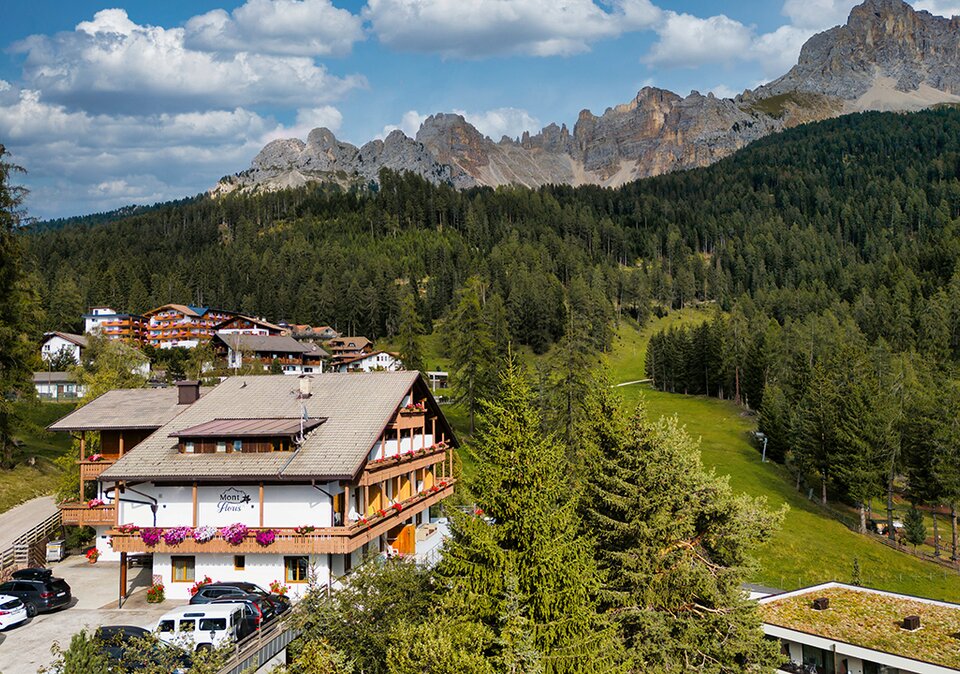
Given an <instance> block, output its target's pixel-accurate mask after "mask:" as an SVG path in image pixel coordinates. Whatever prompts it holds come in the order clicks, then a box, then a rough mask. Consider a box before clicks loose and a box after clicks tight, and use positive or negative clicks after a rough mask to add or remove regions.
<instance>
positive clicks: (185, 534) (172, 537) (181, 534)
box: [163, 527, 193, 545]
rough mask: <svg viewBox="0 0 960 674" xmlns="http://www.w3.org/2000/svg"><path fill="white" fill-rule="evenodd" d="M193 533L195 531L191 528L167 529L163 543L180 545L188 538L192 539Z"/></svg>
mask: <svg viewBox="0 0 960 674" xmlns="http://www.w3.org/2000/svg"><path fill="white" fill-rule="evenodd" d="M192 533H193V529H191V528H190V527H173V528H172V529H166V530H164V532H163V542H164V543H166V544H167V545H179V544H180V543H183V541H184V540H186V539H187V538H190V535H191V534H192Z"/></svg>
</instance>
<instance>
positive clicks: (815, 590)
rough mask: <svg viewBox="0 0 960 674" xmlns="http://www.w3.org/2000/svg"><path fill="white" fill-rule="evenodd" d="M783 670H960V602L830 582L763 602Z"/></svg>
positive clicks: (916, 673) (834, 673) (843, 673)
mask: <svg viewBox="0 0 960 674" xmlns="http://www.w3.org/2000/svg"><path fill="white" fill-rule="evenodd" d="M758 604H759V612H760V619H761V620H762V621H763V631H764V633H765V634H766V635H767V637H769V638H774V639H778V640H779V641H780V646H781V652H782V653H783V656H784V658H786V659H787V660H788V662H787V664H784V665H781V667H780V670H779V671H782V672H814V671H815V672H818V673H819V674H947V673H948V672H956V671H958V670H960V648H958V647H957V635H958V633H960V605H958V604H950V603H948V602H943V601H935V600H932V599H923V598H920V597H911V596H909V595H903V594H895V593H893V592H884V591H882V590H872V589H869V588H865V587H857V586H853V585H844V584H842V583H824V584H822V585H816V586H814V587H807V588H803V589H800V590H795V591H793V592H784V593H782V594H775V595H771V596H768V597H763V598H762V599H760V600H759V601H758Z"/></svg>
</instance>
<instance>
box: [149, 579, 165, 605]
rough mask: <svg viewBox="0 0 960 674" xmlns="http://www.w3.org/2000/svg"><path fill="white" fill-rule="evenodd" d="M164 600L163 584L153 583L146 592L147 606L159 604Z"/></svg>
mask: <svg viewBox="0 0 960 674" xmlns="http://www.w3.org/2000/svg"><path fill="white" fill-rule="evenodd" d="M165 598H166V596H165V595H164V593H163V583H154V584H153V585H152V586H150V589H149V590H147V603H148V604H159V603H160V602H162V601H163V600H164V599H165Z"/></svg>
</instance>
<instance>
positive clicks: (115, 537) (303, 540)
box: [108, 480, 455, 555]
mask: <svg viewBox="0 0 960 674" xmlns="http://www.w3.org/2000/svg"><path fill="white" fill-rule="evenodd" d="M454 483H455V480H448V481H447V484H446V486H445V487H443V488H441V489H439V490H438V491H436V492H428V493H427V494H425V495H423V496H420V495H417V496H414V497H413V498H410V499H407V500H406V501H404V502H403V504H402V505H403V509H402V510H401V511H399V512H398V511H397V510H395V509H394V508H389V509H388V510H387V511H386V515H385V516H384V517H372V518H370V520H369V522H368V523H367V524H362V523H360V522H355V523H353V524H351V525H350V526H345V527H325V528H318V529H316V530H315V531H313V532H311V533H309V534H298V533H296V532H294V530H293V529H277V530H276V531H277V532H278V533H277V536H276V539H275V540H274V542H273V543H271V544H270V545H260V544H259V543H257V541H256V530H255V529H251V530H250V531H249V532H248V533H247V537H246V539H245V540H243V541H242V542H241V543H239V544H237V545H233V544H231V543H228V542H227V541H225V540H223V539H221V538H219V537H217V538H213V539H211V540H209V541H206V542H204V543H198V542H197V541H195V540H193V539H190V538H188V539H186V540H184V541H183V542H181V543H178V544H176V545H167V544H166V543H164V541H163V539H162V538H161V539H160V542H159V543H157V544H156V545H153V546H148V545H146V544H145V543H144V542H143V539H142V538H141V537H140V534H139V533H123V532H120V531H116V530H113V531H110V532H108V535H109V536H111V537H112V541H113V549H114V550H115V551H116V552H161V553H164V552H167V553H173V554H188V555H190V554H199V553H204V552H209V553H214V554H238V555H239V554H256V553H264V554H284V555H323V554H334V555H343V554H347V553H350V552H353V551H354V550H356V549H358V548H360V547H362V546H364V545H366V544H367V543H368V542H370V541H372V540H375V539H376V538H377V537H379V536H380V535H381V534H385V533H387V532H388V531H389V530H391V529H393V528H394V527H396V526H397V525H398V524H403V523H404V522H407V521H408V520H410V519H412V518H413V516H414V515H416V514H418V513H420V512H423V511H424V510H426V509H427V508H429V507H430V506H432V505H434V504H435V503H439V502H440V501H442V500H443V499H445V498H446V497H448V496H450V495H451V494H452V493H453V486H454Z"/></svg>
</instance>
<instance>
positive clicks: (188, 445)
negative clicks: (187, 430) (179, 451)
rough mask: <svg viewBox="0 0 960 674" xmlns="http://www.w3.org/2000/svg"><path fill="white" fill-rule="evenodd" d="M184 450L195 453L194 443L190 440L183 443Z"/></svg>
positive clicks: (186, 452)
mask: <svg viewBox="0 0 960 674" xmlns="http://www.w3.org/2000/svg"><path fill="white" fill-rule="evenodd" d="M183 451H184V453H185V454H193V443H192V442H190V441H189V440H188V441H187V442H185V443H183Z"/></svg>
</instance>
